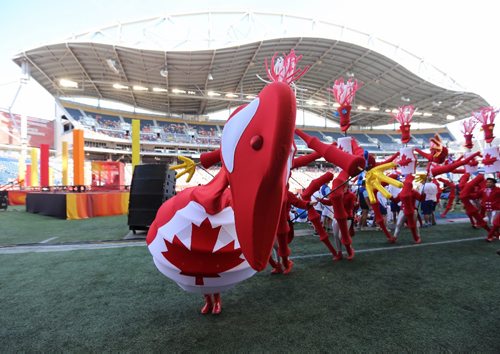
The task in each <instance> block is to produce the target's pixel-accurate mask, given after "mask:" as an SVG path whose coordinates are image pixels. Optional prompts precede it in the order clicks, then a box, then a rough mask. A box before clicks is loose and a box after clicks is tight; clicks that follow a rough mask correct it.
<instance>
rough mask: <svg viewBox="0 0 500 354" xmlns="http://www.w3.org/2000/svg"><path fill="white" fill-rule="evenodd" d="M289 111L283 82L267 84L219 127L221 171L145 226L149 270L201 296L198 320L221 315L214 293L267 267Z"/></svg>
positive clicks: (286, 153) (281, 193) (291, 123)
mask: <svg viewBox="0 0 500 354" xmlns="http://www.w3.org/2000/svg"><path fill="white" fill-rule="evenodd" d="M295 105H296V103H295V94H294V93H293V91H292V89H291V88H290V86H289V85H287V84H286V83H281V82H276V83H272V84H269V85H268V86H266V87H265V88H264V89H263V90H262V91H261V93H260V94H259V96H258V97H257V98H256V99H254V100H253V101H252V102H250V103H249V104H248V105H247V106H246V107H244V108H241V109H240V110H238V111H236V112H235V113H234V114H233V115H232V116H231V117H230V119H229V120H228V122H227V123H226V125H225V126H224V130H223V133H222V138H221V149H220V155H221V160H222V168H221V170H220V172H219V173H218V174H217V175H216V176H215V177H214V179H213V180H212V181H211V182H210V183H208V184H207V185H203V186H198V187H194V188H189V189H186V190H184V191H182V192H180V193H179V194H177V195H176V196H175V197H173V198H171V199H169V200H168V201H166V202H165V203H164V204H163V205H162V206H161V207H160V209H159V210H158V213H157V216H156V218H155V220H154V221H153V223H152V224H151V227H150V229H149V232H148V235H147V239H146V241H147V244H148V248H149V251H150V252H151V254H152V255H153V260H154V263H155V265H156V266H157V268H158V270H160V272H162V273H163V274H164V275H165V276H167V277H169V278H170V279H172V280H174V281H175V282H176V283H177V284H178V285H179V286H180V287H181V288H183V289H185V290H187V291H191V292H196V293H201V294H204V295H205V305H204V306H203V308H202V313H204V314H205V313H209V312H211V313H214V314H218V313H220V312H221V300H220V292H221V291H224V290H227V289H229V288H230V287H232V286H233V285H235V284H236V283H239V282H241V281H243V280H245V279H247V278H249V277H251V276H252V275H253V274H255V272H257V271H261V270H263V269H264V268H265V267H266V265H267V263H268V260H269V256H270V253H271V250H272V246H273V243H274V239H275V236H276V231H277V228H278V222H279V219H280V213H281V207H282V204H283V200H284V198H285V195H286V194H285V193H286V183H287V178H288V173H289V160H290V154H291V152H292V146H293V133H294V128H295V113H296V106H295ZM228 187H229V188H228ZM212 295H213V297H212Z"/></svg>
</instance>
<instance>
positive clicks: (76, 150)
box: [73, 129, 85, 186]
mask: <svg viewBox="0 0 500 354" xmlns="http://www.w3.org/2000/svg"><path fill="white" fill-rule="evenodd" d="M84 161H85V154H84V152H83V130H81V129H74V130H73V184H74V185H75V186H83V185H84V184H85V180H84V177H85V174H84Z"/></svg>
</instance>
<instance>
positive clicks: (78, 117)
mask: <svg viewBox="0 0 500 354" xmlns="http://www.w3.org/2000/svg"><path fill="white" fill-rule="evenodd" d="M65 109H66V112H68V113H69V115H70V116H71V118H73V119H74V120H76V121H79V120H81V119H82V118H83V117H84V115H83V113H82V111H80V110H79V109H73V108H67V107H66V108H65Z"/></svg>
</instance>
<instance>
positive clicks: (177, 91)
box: [172, 88, 186, 94]
mask: <svg viewBox="0 0 500 354" xmlns="http://www.w3.org/2000/svg"><path fill="white" fill-rule="evenodd" d="M172 93H183V94H185V93H186V91H184V90H180V89H177V88H174V89H172Z"/></svg>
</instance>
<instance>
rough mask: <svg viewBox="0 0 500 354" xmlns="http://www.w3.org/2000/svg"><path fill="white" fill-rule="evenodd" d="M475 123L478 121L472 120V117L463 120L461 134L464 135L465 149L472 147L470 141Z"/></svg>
mask: <svg viewBox="0 0 500 354" xmlns="http://www.w3.org/2000/svg"><path fill="white" fill-rule="evenodd" d="M477 123H478V122H477V120H474V118H471V119H469V120H464V121H463V123H462V127H463V130H462V134H463V135H464V138H465V144H464V146H465V147H466V148H467V149H472V147H473V146H474V143H473V142H472V137H473V136H472V132H473V130H474V128H475V127H476V125H477Z"/></svg>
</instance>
